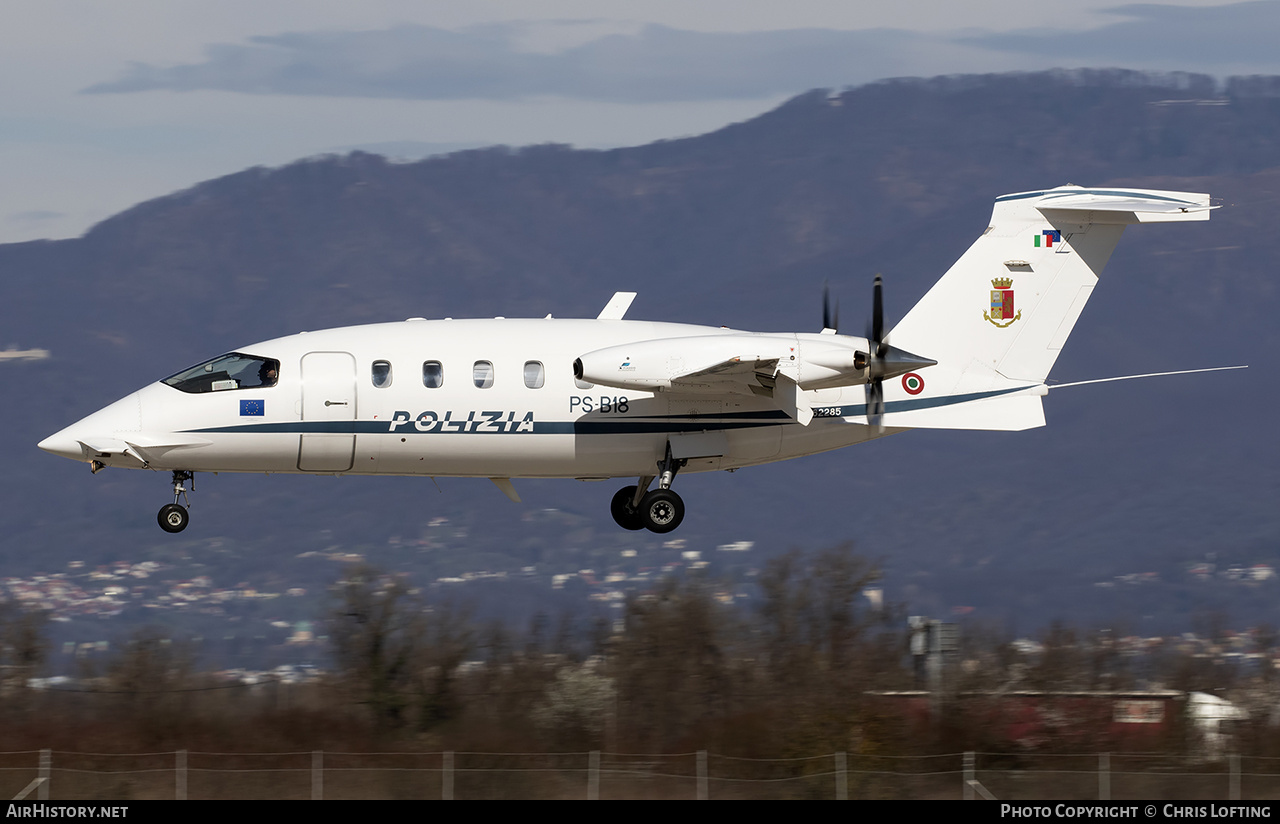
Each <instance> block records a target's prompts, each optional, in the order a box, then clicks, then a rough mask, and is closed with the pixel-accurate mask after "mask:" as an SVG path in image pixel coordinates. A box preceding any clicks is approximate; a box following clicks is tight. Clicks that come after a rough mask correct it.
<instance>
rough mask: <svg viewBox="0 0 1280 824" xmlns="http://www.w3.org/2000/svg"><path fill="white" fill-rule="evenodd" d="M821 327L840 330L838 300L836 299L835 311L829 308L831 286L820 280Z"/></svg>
mask: <svg viewBox="0 0 1280 824" xmlns="http://www.w3.org/2000/svg"><path fill="white" fill-rule="evenodd" d="M822 328H823V329H835V330H836V331H839V330H840V301H836V306H835V311H832V309H831V288H830V286H829V285H828V284H827V282H826V281H825V280H824V281H823V282H822Z"/></svg>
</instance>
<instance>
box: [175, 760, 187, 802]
mask: <svg viewBox="0 0 1280 824" xmlns="http://www.w3.org/2000/svg"><path fill="white" fill-rule="evenodd" d="M173 785H174V786H173V797H174V798H176V799H177V800H178V801H186V800H187V751H186V750H178V753H177V757H176V758H175V759H174V764H173Z"/></svg>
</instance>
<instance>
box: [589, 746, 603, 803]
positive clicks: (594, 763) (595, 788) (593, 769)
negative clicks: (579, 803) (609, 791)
mask: <svg viewBox="0 0 1280 824" xmlns="http://www.w3.org/2000/svg"><path fill="white" fill-rule="evenodd" d="M587 800H588V801H599V800H600V751H599V750H592V751H591V755H590V756H589V757H588V758H587Z"/></svg>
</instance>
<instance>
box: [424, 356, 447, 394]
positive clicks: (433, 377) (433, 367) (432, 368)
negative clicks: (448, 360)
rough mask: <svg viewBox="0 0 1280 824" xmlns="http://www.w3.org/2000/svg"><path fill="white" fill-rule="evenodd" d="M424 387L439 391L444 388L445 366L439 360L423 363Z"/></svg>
mask: <svg viewBox="0 0 1280 824" xmlns="http://www.w3.org/2000/svg"><path fill="white" fill-rule="evenodd" d="M422 385H423V386H425V387H427V388H428V389H439V388H440V387H442V386H444V364H442V363H441V362H440V361H438V360H429V361H427V362H425V363H423V364H422Z"/></svg>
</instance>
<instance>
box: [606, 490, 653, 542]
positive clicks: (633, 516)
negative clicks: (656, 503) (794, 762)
mask: <svg viewBox="0 0 1280 824" xmlns="http://www.w3.org/2000/svg"><path fill="white" fill-rule="evenodd" d="M635 499H636V488H635V487H634V486H627V487H623V488H622V489H619V490H618V494H617V495H614V496H613V501H611V502H610V503H609V514H611V515H613V521H614V523H616V524H617V525H618V526H620V527H622V528H623V529H629V530H631V531H632V532H635V531H636V530H638V529H644V527H645V524H644V519H643V518H641V517H640V511H639V510H637V509H632V508H631V502H632V501H634V500H635Z"/></svg>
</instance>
